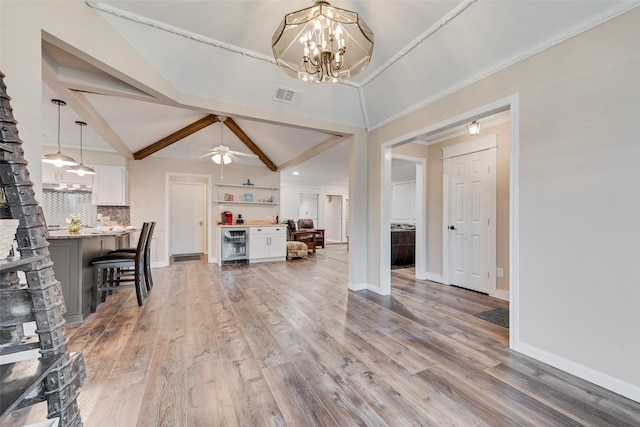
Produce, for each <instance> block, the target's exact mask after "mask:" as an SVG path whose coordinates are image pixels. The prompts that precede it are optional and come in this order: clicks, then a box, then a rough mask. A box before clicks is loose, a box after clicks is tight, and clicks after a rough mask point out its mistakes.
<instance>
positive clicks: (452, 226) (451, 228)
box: [449, 225, 457, 230]
mask: <svg viewBox="0 0 640 427" xmlns="http://www.w3.org/2000/svg"><path fill="white" fill-rule="evenodd" d="M449 230H457V228H456V227H455V226H454V225H450V226H449Z"/></svg>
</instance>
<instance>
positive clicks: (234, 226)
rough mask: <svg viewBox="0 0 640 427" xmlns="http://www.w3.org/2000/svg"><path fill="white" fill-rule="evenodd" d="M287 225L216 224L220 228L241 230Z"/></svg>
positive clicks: (284, 225)
mask: <svg viewBox="0 0 640 427" xmlns="http://www.w3.org/2000/svg"><path fill="white" fill-rule="evenodd" d="M286 226H287V224H256V223H251V222H245V223H244V224H231V225H226V224H218V227H222V228H243V227H286Z"/></svg>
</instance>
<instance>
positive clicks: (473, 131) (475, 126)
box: [467, 120, 480, 136]
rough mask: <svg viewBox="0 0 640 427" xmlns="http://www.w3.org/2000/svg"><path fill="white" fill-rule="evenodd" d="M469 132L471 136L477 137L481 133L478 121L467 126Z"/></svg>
mask: <svg viewBox="0 0 640 427" xmlns="http://www.w3.org/2000/svg"><path fill="white" fill-rule="evenodd" d="M467 130H468V131H469V135H470V136H476V135H478V134H479V133H480V123H478V122H477V121H475V120H474V121H472V122H471V123H469V124H468V125H467Z"/></svg>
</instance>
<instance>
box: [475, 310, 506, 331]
mask: <svg viewBox="0 0 640 427" xmlns="http://www.w3.org/2000/svg"><path fill="white" fill-rule="evenodd" d="M475 316H476V317H478V318H480V319H483V320H486V321H488V322H491V323H495V324H496V325H500V326H502V327H505V328H508V327H509V310H508V309H506V308H494V309H493V310H487V311H483V312H482V313H478V314H475Z"/></svg>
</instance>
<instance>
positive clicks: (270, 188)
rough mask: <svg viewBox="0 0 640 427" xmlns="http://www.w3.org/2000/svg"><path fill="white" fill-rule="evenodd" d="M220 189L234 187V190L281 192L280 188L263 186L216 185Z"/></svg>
mask: <svg viewBox="0 0 640 427" xmlns="http://www.w3.org/2000/svg"><path fill="white" fill-rule="evenodd" d="M216 186H218V187H233V188H246V189H247V190H250V189H252V188H255V189H258V190H279V189H280V187H263V186H261V185H244V184H216Z"/></svg>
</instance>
